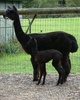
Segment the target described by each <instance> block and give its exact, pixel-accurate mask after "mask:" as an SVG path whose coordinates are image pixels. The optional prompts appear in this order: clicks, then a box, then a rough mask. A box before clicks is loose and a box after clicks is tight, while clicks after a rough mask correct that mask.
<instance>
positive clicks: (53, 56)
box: [28, 38, 65, 85]
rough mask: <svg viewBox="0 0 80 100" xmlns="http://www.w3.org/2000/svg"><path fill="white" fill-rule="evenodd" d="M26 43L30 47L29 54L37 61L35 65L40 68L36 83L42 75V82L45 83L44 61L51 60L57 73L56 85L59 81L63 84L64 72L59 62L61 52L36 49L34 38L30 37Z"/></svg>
mask: <svg viewBox="0 0 80 100" xmlns="http://www.w3.org/2000/svg"><path fill="white" fill-rule="evenodd" d="M28 43H29V45H30V47H31V56H32V57H33V58H34V61H35V62H36V63H37V66H38V68H39V69H40V77H39V80H38V84H40V82H41V78H42V76H43V82H42V84H45V78H46V63H47V62H49V61H50V60H52V65H53V66H54V67H55V69H56V70H57V71H58V73H59V79H58V82H57V85H58V84H59V83H60V84H63V82H64V73H65V72H64V69H63V67H62V64H61V59H62V54H61V52H59V51H57V50H55V49H51V50H44V51H38V47H37V41H36V39H34V38H31V40H30V41H29V42H28ZM44 65H45V66H44Z"/></svg>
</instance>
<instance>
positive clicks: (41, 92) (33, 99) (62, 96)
mask: <svg viewBox="0 0 80 100" xmlns="http://www.w3.org/2000/svg"><path fill="white" fill-rule="evenodd" d="M57 79H58V75H54V74H48V75H47V77H46V84H45V85H44V86H42V85H39V86H37V85H36V82H33V81H32V74H0V100H80V75H78V74H77V75H70V76H69V77H68V81H67V82H66V83H65V84H63V85H59V86H56V82H57Z"/></svg>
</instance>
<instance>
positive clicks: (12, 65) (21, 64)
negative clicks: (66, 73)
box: [0, 17, 80, 73]
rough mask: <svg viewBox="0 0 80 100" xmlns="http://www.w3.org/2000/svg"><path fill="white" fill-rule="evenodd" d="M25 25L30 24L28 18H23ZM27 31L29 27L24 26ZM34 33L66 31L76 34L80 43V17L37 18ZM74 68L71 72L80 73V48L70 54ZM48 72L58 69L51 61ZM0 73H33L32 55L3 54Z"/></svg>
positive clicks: (33, 28) (33, 27)
mask: <svg viewBox="0 0 80 100" xmlns="http://www.w3.org/2000/svg"><path fill="white" fill-rule="evenodd" d="M22 23H23V26H24V25H26V26H27V24H28V21H27V20H23V22H22ZM23 29H24V31H26V29H27V28H24V27H23ZM31 29H32V33H34V32H36V33H39V32H40V31H41V30H42V31H43V32H50V31H65V32H68V33H70V34H72V35H74V36H75V37H76V39H77V41H78V45H80V18H79V17H77V18H51V19H50V18H48V19H43V18H41V19H35V21H34V23H33V24H32V27H31ZM70 58H71V62H72V67H71V68H72V69H71V73H80V61H79V59H80V49H78V51H77V52H76V53H71V54H70ZM47 72H48V73H55V72H56V70H55V69H54V68H53V67H52V65H51V61H50V62H49V63H47ZM0 73H33V69H32V65H31V62H30V55H27V54H26V53H18V54H3V56H1V57H0Z"/></svg>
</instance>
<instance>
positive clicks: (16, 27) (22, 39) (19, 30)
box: [13, 16, 29, 44]
mask: <svg viewBox="0 0 80 100" xmlns="http://www.w3.org/2000/svg"><path fill="white" fill-rule="evenodd" d="M13 25H14V30H15V34H16V37H17V39H18V41H19V42H20V43H21V44H22V43H23V42H25V41H26V42H27V41H28V40H29V36H28V35H26V34H25V33H24V32H23V30H22V27H21V24H20V19H19V16H17V18H16V20H15V21H14V22H13Z"/></svg>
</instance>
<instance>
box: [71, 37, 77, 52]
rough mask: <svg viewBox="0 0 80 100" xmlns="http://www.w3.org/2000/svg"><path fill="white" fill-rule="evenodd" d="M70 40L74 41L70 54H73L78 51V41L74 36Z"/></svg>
mask: <svg viewBox="0 0 80 100" xmlns="http://www.w3.org/2000/svg"><path fill="white" fill-rule="evenodd" d="M70 39H71V40H72V47H71V50H70V52H71V53H73V52H76V51H77V50H78V44H77V40H76V38H75V37H74V36H71V37H70Z"/></svg>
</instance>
